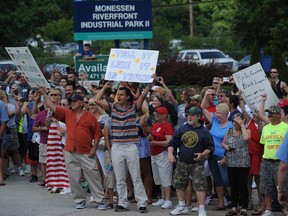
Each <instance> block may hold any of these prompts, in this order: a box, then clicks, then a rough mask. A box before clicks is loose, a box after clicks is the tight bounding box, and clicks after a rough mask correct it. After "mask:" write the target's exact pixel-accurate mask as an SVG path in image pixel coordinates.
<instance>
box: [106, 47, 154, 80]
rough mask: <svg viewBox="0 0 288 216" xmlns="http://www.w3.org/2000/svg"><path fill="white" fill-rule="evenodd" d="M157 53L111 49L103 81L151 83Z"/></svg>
mask: <svg viewBox="0 0 288 216" xmlns="http://www.w3.org/2000/svg"><path fill="white" fill-rule="evenodd" d="M158 55H159V51H154V50H136V49H111V51H110V55H109V60H108V64H107V69H106V74H105V80H114V81H128V82H139V83H151V82H152V81H153V79H152V78H151V76H152V74H154V73H155V71H156V67H157V60H158Z"/></svg>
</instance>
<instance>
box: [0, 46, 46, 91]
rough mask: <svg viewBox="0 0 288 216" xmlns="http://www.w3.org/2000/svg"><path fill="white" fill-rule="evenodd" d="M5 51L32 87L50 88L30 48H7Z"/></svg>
mask: <svg viewBox="0 0 288 216" xmlns="http://www.w3.org/2000/svg"><path fill="white" fill-rule="evenodd" d="M5 49H6V50H7V52H8V54H9V56H10V57H11V59H12V60H13V62H14V63H15V64H16V65H17V67H18V68H19V69H20V71H21V72H22V73H23V74H24V76H25V78H26V80H27V81H28V83H29V85H30V86H31V87H37V85H43V86H46V87H49V84H48V82H47V80H46V79H45V77H44V75H43V74H42V71H41V70H40V68H39V67H38V65H37V63H36V61H35V60H34V58H33V56H32V54H31V52H30V50H29V48H28V47H5Z"/></svg>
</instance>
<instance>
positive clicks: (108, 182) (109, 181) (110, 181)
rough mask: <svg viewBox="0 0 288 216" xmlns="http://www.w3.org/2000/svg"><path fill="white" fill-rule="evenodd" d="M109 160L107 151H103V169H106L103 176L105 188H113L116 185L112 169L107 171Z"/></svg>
mask: <svg viewBox="0 0 288 216" xmlns="http://www.w3.org/2000/svg"><path fill="white" fill-rule="evenodd" d="M110 161H111V157H110V155H109V152H108V151H105V169H106V176H105V183H104V184H105V188H107V189H108V188H115V187H116V177H115V174H114V171H112V172H109V171H108V170H107V166H108V164H109V162H110Z"/></svg>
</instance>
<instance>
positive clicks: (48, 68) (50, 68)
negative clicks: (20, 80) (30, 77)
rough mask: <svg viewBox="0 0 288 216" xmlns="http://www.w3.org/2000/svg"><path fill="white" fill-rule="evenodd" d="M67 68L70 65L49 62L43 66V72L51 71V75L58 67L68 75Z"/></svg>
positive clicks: (62, 72) (63, 73)
mask: <svg viewBox="0 0 288 216" xmlns="http://www.w3.org/2000/svg"><path fill="white" fill-rule="evenodd" d="M67 68H69V65H67V64H55V63H54V64H47V65H45V66H44V67H43V68H42V71H43V73H47V72H48V73H49V74H50V75H51V73H52V71H53V69H56V70H57V71H59V72H61V74H62V75H67Z"/></svg>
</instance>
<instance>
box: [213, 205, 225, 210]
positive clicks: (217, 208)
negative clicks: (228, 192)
mask: <svg viewBox="0 0 288 216" xmlns="http://www.w3.org/2000/svg"><path fill="white" fill-rule="evenodd" d="M212 210H213V211H224V210H226V207H219V206H217V207H215V208H213V209H212Z"/></svg>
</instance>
